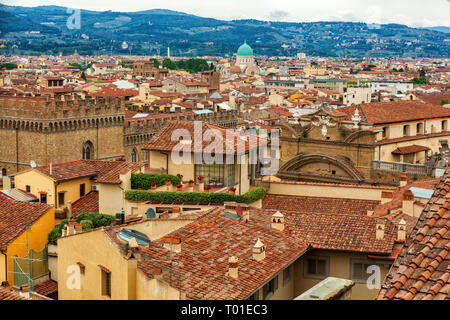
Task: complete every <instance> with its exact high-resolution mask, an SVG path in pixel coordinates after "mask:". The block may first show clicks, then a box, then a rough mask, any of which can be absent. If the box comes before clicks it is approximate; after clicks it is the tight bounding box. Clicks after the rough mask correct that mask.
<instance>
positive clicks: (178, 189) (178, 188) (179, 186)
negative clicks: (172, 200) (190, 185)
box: [177, 183, 183, 191]
mask: <svg viewBox="0 0 450 320" xmlns="http://www.w3.org/2000/svg"><path fill="white" fill-rule="evenodd" d="M181 189H183V185H182V184H181V183H179V184H177V191H181Z"/></svg>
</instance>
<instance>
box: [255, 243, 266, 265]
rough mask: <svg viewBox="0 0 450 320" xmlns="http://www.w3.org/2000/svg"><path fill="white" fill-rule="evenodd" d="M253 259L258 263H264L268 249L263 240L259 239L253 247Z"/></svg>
mask: <svg viewBox="0 0 450 320" xmlns="http://www.w3.org/2000/svg"><path fill="white" fill-rule="evenodd" d="M252 252H253V259H255V260H256V261H262V260H264V258H265V257H266V247H265V245H264V243H262V241H261V239H259V238H258V241H256V243H255V245H254V246H253V250H252Z"/></svg>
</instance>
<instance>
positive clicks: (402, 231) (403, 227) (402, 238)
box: [397, 219, 406, 241]
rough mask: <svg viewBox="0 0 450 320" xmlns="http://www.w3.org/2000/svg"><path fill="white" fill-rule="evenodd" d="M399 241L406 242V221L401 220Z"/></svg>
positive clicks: (398, 234) (398, 230) (398, 233)
mask: <svg viewBox="0 0 450 320" xmlns="http://www.w3.org/2000/svg"><path fill="white" fill-rule="evenodd" d="M397 240H398V241H405V240H406V221H405V220H403V219H402V220H400V221H399V223H398V226H397Z"/></svg>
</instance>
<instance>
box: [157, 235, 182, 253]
mask: <svg viewBox="0 0 450 320" xmlns="http://www.w3.org/2000/svg"><path fill="white" fill-rule="evenodd" d="M161 241H162V242H163V246H164V248H166V249H167V250H170V251H172V252H181V239H180V238H178V237H165V238H162V239H161Z"/></svg>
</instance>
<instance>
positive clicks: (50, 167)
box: [50, 162, 53, 174]
mask: <svg viewBox="0 0 450 320" xmlns="http://www.w3.org/2000/svg"><path fill="white" fill-rule="evenodd" d="M52 169H53V168H52V163H51V162H50V174H52V172H53V170H52Z"/></svg>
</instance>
